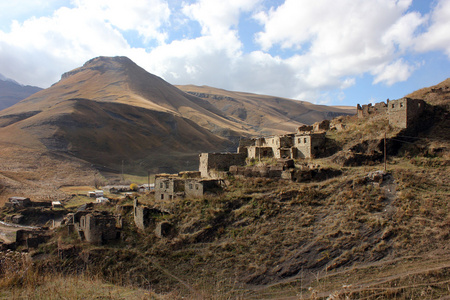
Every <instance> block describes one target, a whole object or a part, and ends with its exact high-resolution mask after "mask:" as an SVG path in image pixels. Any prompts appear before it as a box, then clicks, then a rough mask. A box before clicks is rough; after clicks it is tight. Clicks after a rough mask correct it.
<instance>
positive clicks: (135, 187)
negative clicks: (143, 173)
mask: <svg viewBox="0 0 450 300" xmlns="http://www.w3.org/2000/svg"><path fill="white" fill-rule="evenodd" d="M137 189H138V185H137V184H136V183H132V184H130V190H132V191H137Z"/></svg>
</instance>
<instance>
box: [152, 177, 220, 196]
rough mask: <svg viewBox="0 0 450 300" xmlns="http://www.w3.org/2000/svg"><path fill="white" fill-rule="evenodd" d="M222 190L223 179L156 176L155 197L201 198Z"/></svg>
mask: <svg viewBox="0 0 450 300" xmlns="http://www.w3.org/2000/svg"><path fill="white" fill-rule="evenodd" d="M221 190H222V180H221V179H201V178H182V177H179V176H177V175H165V174H160V175H156V176H155V199H156V200H173V199H177V198H178V199H182V198H185V197H189V198H200V197H203V196H204V195H205V194H208V193H217V192H219V191H221Z"/></svg>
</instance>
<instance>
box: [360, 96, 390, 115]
mask: <svg viewBox="0 0 450 300" xmlns="http://www.w3.org/2000/svg"><path fill="white" fill-rule="evenodd" d="M388 104H389V99H388V100H387V104H386V103H384V102H379V103H375V105H374V106H372V104H371V103H369V104H364V105H363V106H361V105H359V104H358V105H356V112H357V115H358V118H365V117H367V116H369V115H372V114H385V113H386V112H387V109H388Z"/></svg>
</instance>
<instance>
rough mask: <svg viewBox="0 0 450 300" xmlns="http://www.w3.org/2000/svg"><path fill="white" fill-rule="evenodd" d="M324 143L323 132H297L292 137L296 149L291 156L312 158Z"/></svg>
mask: <svg viewBox="0 0 450 300" xmlns="http://www.w3.org/2000/svg"><path fill="white" fill-rule="evenodd" d="M324 143H325V134H323V133H313V134H303V135H301V134H298V135H296V136H295V138H294V147H295V148H296V149H297V151H296V154H295V157H293V158H314V157H316V156H317V155H318V154H319V153H320V151H321V147H322V146H323V144H324Z"/></svg>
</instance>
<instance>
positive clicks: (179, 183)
mask: <svg viewBox="0 0 450 300" xmlns="http://www.w3.org/2000/svg"><path fill="white" fill-rule="evenodd" d="M178 193H184V181H183V180H182V179H180V178H178V177H167V176H158V175H156V178H155V199H156V200H173V199H174V198H176V197H177V194H178Z"/></svg>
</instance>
